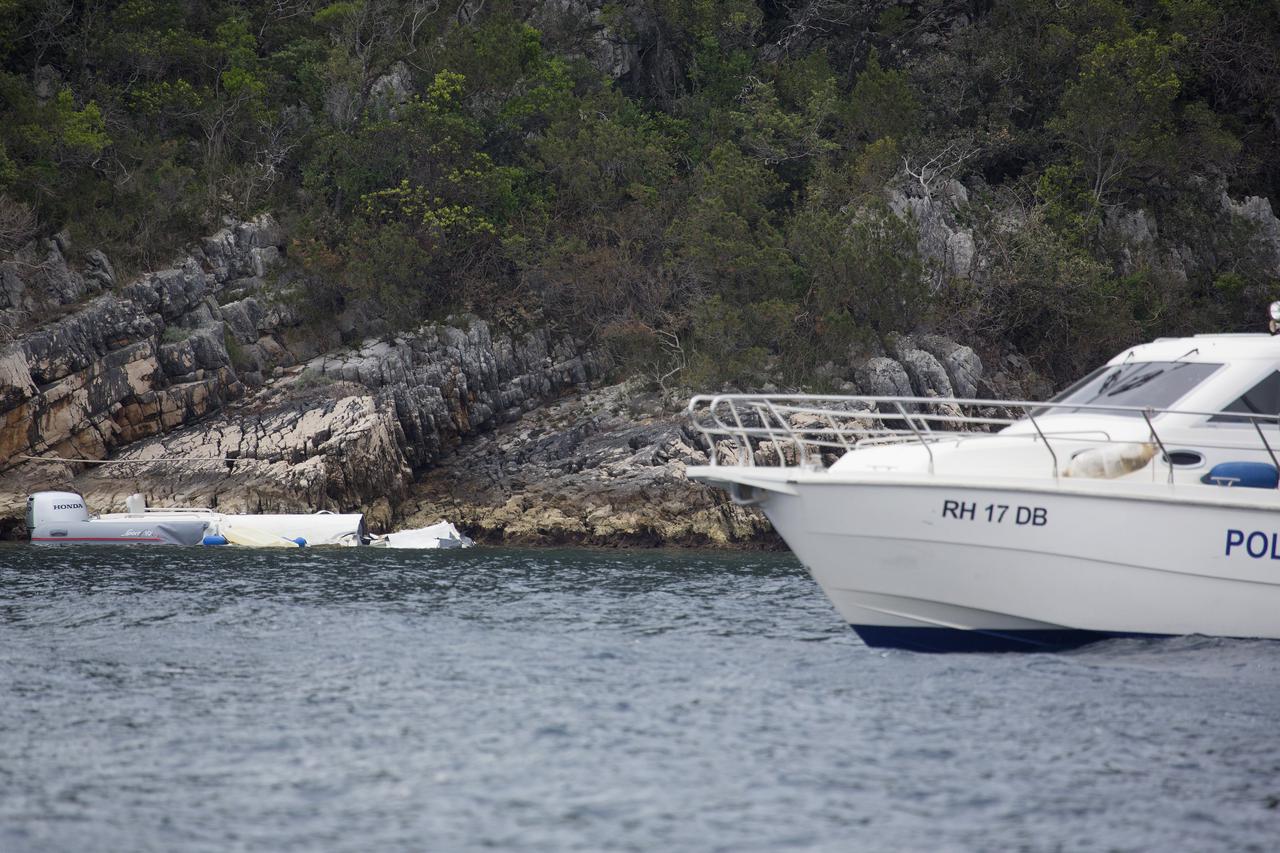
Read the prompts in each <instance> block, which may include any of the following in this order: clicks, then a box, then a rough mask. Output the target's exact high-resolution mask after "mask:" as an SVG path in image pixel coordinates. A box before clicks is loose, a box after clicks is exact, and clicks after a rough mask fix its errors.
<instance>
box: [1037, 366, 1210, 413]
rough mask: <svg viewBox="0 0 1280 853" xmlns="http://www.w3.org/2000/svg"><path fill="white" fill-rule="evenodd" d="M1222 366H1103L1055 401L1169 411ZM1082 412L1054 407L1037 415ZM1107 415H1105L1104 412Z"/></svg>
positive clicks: (1055, 398)
mask: <svg viewBox="0 0 1280 853" xmlns="http://www.w3.org/2000/svg"><path fill="white" fill-rule="evenodd" d="M1219 367H1222V365H1221V364H1208V363H1206V362H1196V361H1141V362H1135V361H1127V362H1125V363H1123V364H1112V365H1108V366H1106V367H1101V368H1099V369H1098V370H1095V371H1094V372H1093V373H1091V374H1089V375H1088V376H1086V377H1085V378H1084V379H1081V380H1080V381H1079V382H1077V383H1076V384H1075V385H1072V386H1071V387H1070V388H1068V389H1067V390H1065V391H1063V392H1062V393H1061V394H1059V395H1058V396H1056V397H1054V398H1053V402H1056V403H1080V404H1085V405H1090V406H1133V407H1136V408H1142V409H1146V408H1151V409H1167V408H1169V407H1170V406H1172V405H1173V404H1174V403H1176V402H1177V401H1179V400H1181V399H1182V398H1183V397H1185V396H1186V395H1187V394H1188V393H1190V392H1191V389H1192V388H1195V387H1196V386H1197V385H1199V384H1200V383H1201V382H1203V381H1204V380H1205V379H1207V378H1208V377H1209V376H1210V374H1212V373H1213V372H1214V371H1216V370H1217V369H1218V368H1219ZM1072 411H1080V410H1079V409H1068V408H1064V407H1060V406H1059V407H1054V408H1051V409H1042V410H1040V411H1037V412H1036V414H1037V415H1040V414H1046V415H1047V414H1062V413H1066V412H1072ZM1104 414H1105V413H1104ZM1114 414H1117V415H1131V416H1133V417H1138V416H1139V413H1138V412H1125V411H1118V412H1115V413H1114Z"/></svg>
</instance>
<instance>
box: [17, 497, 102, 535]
mask: <svg viewBox="0 0 1280 853" xmlns="http://www.w3.org/2000/svg"><path fill="white" fill-rule="evenodd" d="M88 520H89V510H88V508H87V507H85V505H84V498H83V497H81V496H80V495H78V494H76V493H75V492H36V493H35V494H34V495H31V496H30V497H28V498H27V530H31V531H34V530H35V529H36V528H37V527H48V526H49V525H52V524H74V523H76V522H79V521H88Z"/></svg>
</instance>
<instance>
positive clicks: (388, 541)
mask: <svg viewBox="0 0 1280 853" xmlns="http://www.w3.org/2000/svg"><path fill="white" fill-rule="evenodd" d="M125 506H126V511H125V512H117V513H103V514H101V515H94V516H91V515H90V514H89V510H88V507H87V506H86V505H85V501H84V498H83V497H82V496H81V495H79V494H77V493H75V492H36V493H35V494H33V495H31V496H30V497H28V498H27V519H26V521H27V529H28V530H30V531H31V541H32V542H35V543H42V544H68V543H79V544H85V543H100V544H145V545H240V546H246V547H253V548H297V547H300V546H307V545H312V546H314V545H337V546H347V547H354V546H362V545H374V546H381V547H392V548H419V549H423V548H465V547H467V546H469V545H471V544H473V543H472V541H471V540H470V539H468V538H467V537H465V536H463V535H462V534H461V533H459V532H458V529H457V528H456V527H454V526H453V525H452V524H449V523H448V522H441V523H439V524H436V525H433V526H431V527H427V528H422V529H420V530H409V531H402V532H400V533H395V534H391V535H389V536H371V535H370V534H369V533H368V531H367V530H366V529H365V523H364V515H363V514H362V513H332V512H324V511H321V512H317V513H262V514H236V513H225V512H219V511H217V510H214V509H209V508H205V507H190V508H187V507H165V508H161V507H148V506H147V505H146V500H145V498H144V497H143V496H142V495H137V494H135V495H131V496H130V497H129V498H128V499H127V500H126V501H125Z"/></svg>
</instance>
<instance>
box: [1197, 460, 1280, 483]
mask: <svg viewBox="0 0 1280 853" xmlns="http://www.w3.org/2000/svg"><path fill="white" fill-rule="evenodd" d="M1200 482H1202V483H1204V484H1205V485H1209V486H1244V487H1246V488H1250V489H1274V488H1276V485H1277V483H1280V471H1277V470H1276V466H1274V465H1270V464H1268V463H1266V462H1219V463H1218V464H1217V465H1214V466H1213V468H1212V469H1210V471H1209V473H1208V474H1205V475H1204V476H1203V477H1201V478H1200Z"/></svg>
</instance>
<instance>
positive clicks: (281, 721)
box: [0, 546, 1280, 853]
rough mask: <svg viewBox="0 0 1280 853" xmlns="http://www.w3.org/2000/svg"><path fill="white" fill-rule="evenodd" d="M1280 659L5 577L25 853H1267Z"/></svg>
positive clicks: (618, 567) (115, 557) (246, 579)
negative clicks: (882, 640) (938, 652)
mask: <svg viewBox="0 0 1280 853" xmlns="http://www.w3.org/2000/svg"><path fill="white" fill-rule="evenodd" d="M1278 734H1280V644H1277V643H1267V642H1240V641H1221V640H1207V639H1203V638H1187V639H1180V640H1171V641H1145V642H1139V641H1116V642H1110V643H1104V644H1099V645H1096V646H1092V647H1088V648H1086V649H1082V650H1080V651H1077V652H1073V653H1070V654H1060V655H992V656H926V655H916V654H912V653H908V652H882V651H872V650H869V649H867V648H866V647H865V646H863V645H861V644H860V643H859V642H858V640H857V638H856V637H855V636H854V635H853V634H852V632H850V631H848V630H847V629H846V628H845V627H844V626H843V625H841V624H840V622H839V620H838V619H837V617H836V615H835V613H834V611H833V610H832V609H831V607H830V605H829V604H828V603H827V601H826V600H825V599H824V598H823V596H822V594H821V592H820V591H819V590H818V589H817V587H816V586H815V585H814V584H813V583H812V582H811V581H810V580H809V579H808V577H807V576H805V575H804V574H803V573H802V571H801V570H800V569H799V567H798V566H797V565H796V564H795V562H794V561H793V560H792V559H791V558H790V557H788V556H779V555H745V556H744V555H732V556H721V555H715V554H705V553H678V552H656V553H655V552H624V553H615V552H604V551H518V550H488V549H480V548H477V549H473V550H470V551H466V552H456V551H455V552H438V553H419V554H414V553H411V552H385V551H383V552H380V551H373V550H362V551H356V550H346V551H339V550H332V551H325V550H301V549H300V550H298V551H284V552H280V551H274V552H254V551H243V550H231V549H207V550H202V549H199V548H194V549H176V548H172V549H169V548H148V549H141V548H140V549H137V550H129V549H113V548H96V549H70V548H63V549H34V548H30V547H26V546H14V547H5V548H3V549H0V850H3V851H6V853H18V851H46V850H53V851H63V850H65V851H93V850H106V851H116V850H119V851H136V850H157V851H169V850H208V851H226V850H253V851H259V850H261V851H291V850H323V851H373V850H434V851H455V850H456V851H469V850H512V851H560V850H582V851H606V850H644V851H648V850H653V851H686V850H687V851H704V850H708V851H709V850H724V851H738V850H770V851H772V850H822V851H850V850H920V851H939V850H948V851H949V850H957V851H959V850H965V851H968V850H973V851H981V850H995V849H1022V850H1037V851H1038V850H1081V851H1093V850H1104V849H1115V850H1250V849H1252V850H1275V849H1277V846H1280V737H1278Z"/></svg>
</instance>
